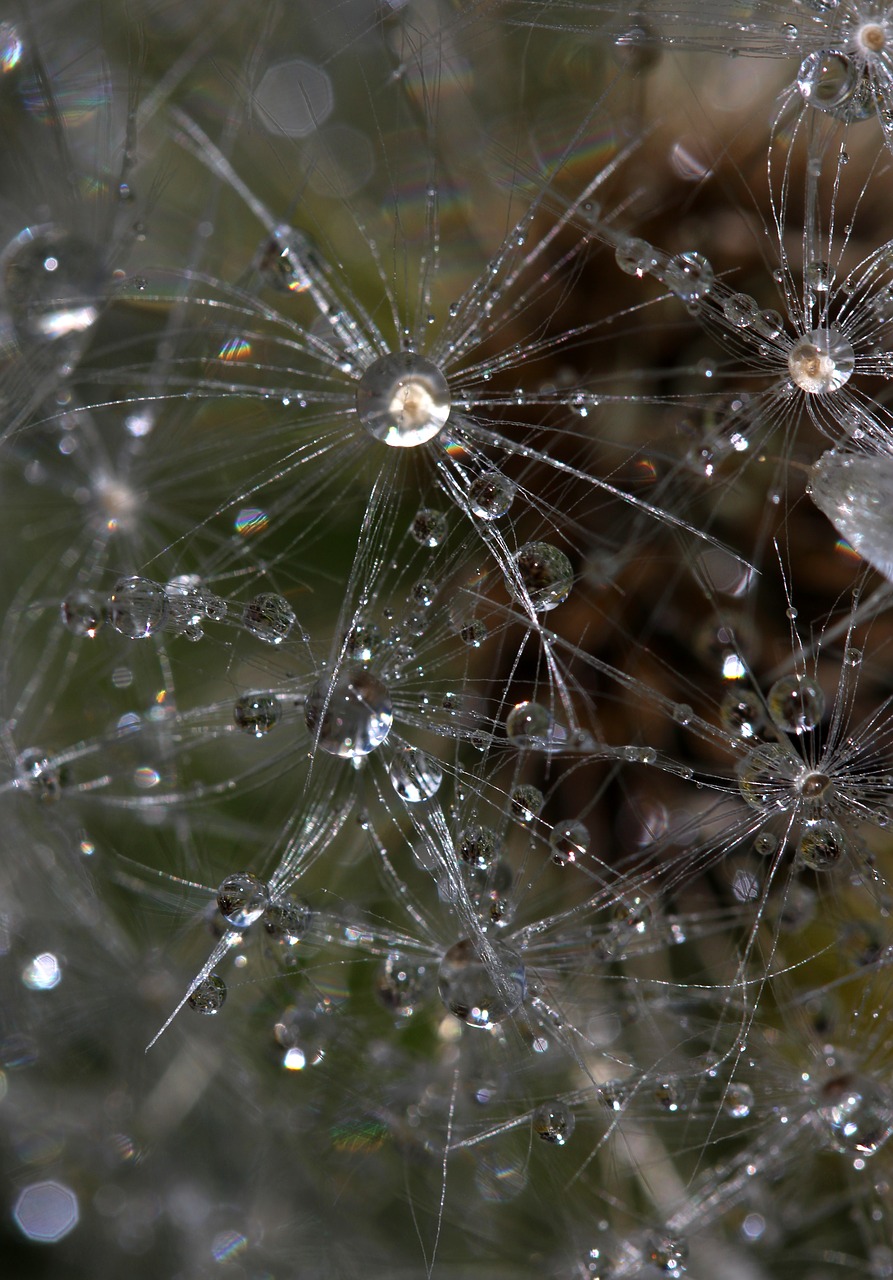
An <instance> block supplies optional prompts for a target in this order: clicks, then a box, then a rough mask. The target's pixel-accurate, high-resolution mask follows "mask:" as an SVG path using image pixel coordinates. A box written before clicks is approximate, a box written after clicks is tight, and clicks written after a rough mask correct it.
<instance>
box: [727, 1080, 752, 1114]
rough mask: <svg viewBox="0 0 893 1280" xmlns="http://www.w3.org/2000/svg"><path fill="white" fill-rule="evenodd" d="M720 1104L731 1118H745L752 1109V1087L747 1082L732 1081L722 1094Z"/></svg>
mask: <svg viewBox="0 0 893 1280" xmlns="http://www.w3.org/2000/svg"><path fill="white" fill-rule="evenodd" d="M722 1106H723V1110H724V1111H725V1113H726V1115H727V1116H731V1117H732V1119H733V1120H746V1119H747V1117H748V1116H749V1115H750V1113H751V1110H752V1109H753V1089H751V1087H750V1085H749V1084H739V1083H738V1082H737V1081H734V1082H733V1083H732V1084H730V1085H729V1087H728V1089H726V1091H725V1094H724V1095H723V1100H722Z"/></svg>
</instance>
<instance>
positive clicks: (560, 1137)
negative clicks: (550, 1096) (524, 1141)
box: [533, 1102, 576, 1147]
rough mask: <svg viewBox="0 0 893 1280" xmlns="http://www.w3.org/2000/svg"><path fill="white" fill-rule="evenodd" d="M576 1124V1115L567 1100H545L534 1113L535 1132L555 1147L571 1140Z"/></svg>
mask: <svg viewBox="0 0 893 1280" xmlns="http://www.w3.org/2000/svg"><path fill="white" fill-rule="evenodd" d="M575 1125H576V1117H575V1115H574V1113H573V1111H571V1109H570V1107H569V1106H568V1105H567V1103H566V1102H544V1103H542V1104H541V1105H540V1106H538V1107H537V1108H536V1110H535V1111H534V1113H533V1132H534V1133H535V1134H536V1136H537V1137H538V1138H540V1139H541V1140H542V1141H543V1142H548V1143H549V1144H550V1145H551V1146H554V1147H563V1146H564V1145H565V1143H567V1142H569V1141H570V1138H571V1135H572V1134H573V1132H574V1126H575Z"/></svg>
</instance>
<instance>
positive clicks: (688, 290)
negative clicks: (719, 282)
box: [666, 250, 714, 303]
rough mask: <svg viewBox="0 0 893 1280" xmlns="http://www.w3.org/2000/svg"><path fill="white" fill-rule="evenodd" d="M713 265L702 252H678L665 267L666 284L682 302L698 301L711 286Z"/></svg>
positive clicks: (705, 294) (704, 296)
mask: <svg viewBox="0 0 893 1280" xmlns="http://www.w3.org/2000/svg"><path fill="white" fill-rule="evenodd" d="M713 281H714V275H713V267H712V266H711V265H710V262H709V260H708V259H707V258H705V256H704V254H703V253H698V252H697V251H696V250H693V251H692V252H690V253H680V254H679V255H678V256H677V257H675V258H674V259H673V261H672V262H671V263H670V265H669V267H668V269H667V277H666V284H667V288H668V289H671V290H672V291H673V293H675V294H676V296H677V298H679V299H680V300H681V301H682V302H689V303H691V302H700V301H701V299H702V298H706V297H707V295H708V294H709V292H710V290H711V289H712V288H713Z"/></svg>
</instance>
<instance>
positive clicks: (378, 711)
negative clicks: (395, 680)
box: [304, 667, 394, 759]
mask: <svg viewBox="0 0 893 1280" xmlns="http://www.w3.org/2000/svg"><path fill="white" fill-rule="evenodd" d="M304 719H305V721H306V724H307V728H308V729H309V730H310V732H311V734H313V736H314V739H315V740H316V742H317V744H318V746H319V748H320V750H322V751H326V752H328V754H329V755H332V756H343V757H344V758H346V759H358V758H359V757H361V756H365V755H368V754H369V752H370V751H374V750H375V748H376V747H380V746H381V744H382V743H383V742H384V740H385V738H387V736H388V734H389V733H390V731H391V725H392V724H393V723H394V707H393V704H392V702H391V695H390V694H389V693H388V690H387V688H386V687H385V686H384V685H383V684H382V682H381V681H380V680H379V679H378V678H377V676H374V675H373V674H372V672H371V671H367V670H366V669H365V668H364V667H356V668H353V669H351V670H348V671H341V672H339V673H338V675H337V676H336V677H335V679H334V680H331V679H329V678H328V677H323V679H321V680H319V681H318V682H317V684H316V685H315V687H314V688H313V690H312V691H311V693H310V694H309V696H308V698H307V703H306V706H305V709H304Z"/></svg>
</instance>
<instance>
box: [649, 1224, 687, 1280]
mask: <svg viewBox="0 0 893 1280" xmlns="http://www.w3.org/2000/svg"><path fill="white" fill-rule="evenodd" d="M646 1257H647V1258H648V1261H649V1262H650V1263H651V1265H652V1266H653V1267H657V1269H658V1271H662V1272H663V1273H664V1275H668V1276H680V1275H682V1273H683V1271H684V1270H685V1260H686V1258H687V1257H688V1245H687V1244H686V1242H685V1240H683V1238H682V1236H675V1235H669V1234H665V1233H664V1232H659V1233H657V1234H655V1235H652V1236H650V1237H649V1239H648V1244H647V1247H646Z"/></svg>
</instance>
